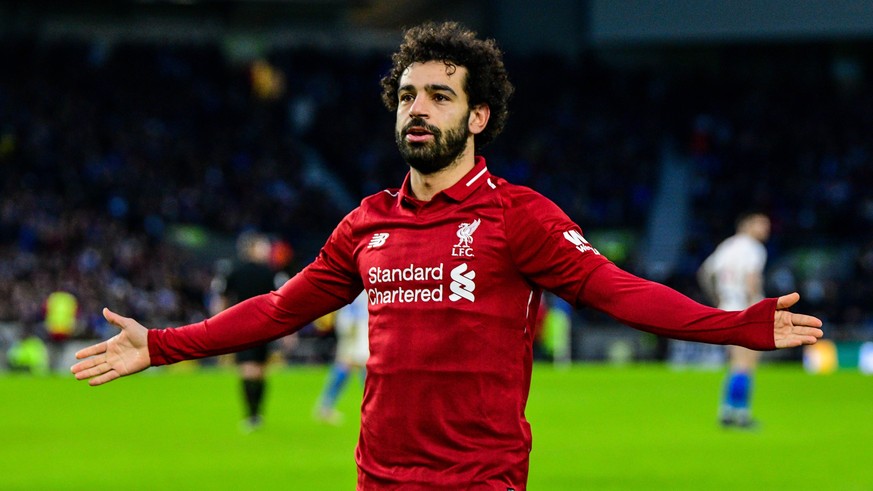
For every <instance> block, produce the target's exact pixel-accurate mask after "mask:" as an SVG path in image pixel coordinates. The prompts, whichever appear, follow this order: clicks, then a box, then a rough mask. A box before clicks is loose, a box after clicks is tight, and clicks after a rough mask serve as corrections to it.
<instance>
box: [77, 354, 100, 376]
mask: <svg viewBox="0 0 873 491" xmlns="http://www.w3.org/2000/svg"><path fill="white" fill-rule="evenodd" d="M101 358H104V357H101ZM99 363H102V361H98V360H97V358H88V359H87V360H84V361H80V362H79V363H76V364H75V365H73V366H72V367H70V371H71V372H73V373H79V372H82V371H84V370H88V369H89V368H94V367H95V366H97V365H98V364H99Z"/></svg>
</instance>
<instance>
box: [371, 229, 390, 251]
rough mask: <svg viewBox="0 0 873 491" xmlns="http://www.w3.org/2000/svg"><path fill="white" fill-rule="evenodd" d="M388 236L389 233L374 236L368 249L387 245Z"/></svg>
mask: <svg viewBox="0 0 873 491" xmlns="http://www.w3.org/2000/svg"><path fill="white" fill-rule="evenodd" d="M388 235H389V234H388V232H382V233H377V234H373V238H372V239H370V243H369V244H367V249H372V248H374V247H381V246H383V245H385V241H386V240H388Z"/></svg>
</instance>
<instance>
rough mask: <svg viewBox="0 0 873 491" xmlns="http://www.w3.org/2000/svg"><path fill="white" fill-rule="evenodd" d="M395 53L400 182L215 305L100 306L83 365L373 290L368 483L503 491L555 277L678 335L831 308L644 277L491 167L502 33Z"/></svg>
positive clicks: (518, 480) (222, 347)
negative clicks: (199, 311)
mask: <svg viewBox="0 0 873 491" xmlns="http://www.w3.org/2000/svg"><path fill="white" fill-rule="evenodd" d="M392 61H393V66H392V68H391V69H390V71H389V73H388V74H387V75H386V76H385V78H383V80H382V88H383V92H382V96H383V101H384V102H385V104H386V105H387V107H388V108H389V109H390V110H392V111H394V112H395V114H396V124H395V140H396V143H397V146H398V149H399V151H400V155H401V157H402V158H403V160H405V161H406V163H407V164H408V165H409V167H410V169H409V173H408V174H407V176H406V178H405V179H404V181H403V183H402V184H401V185H400V187H399V188H392V189H386V190H384V191H382V192H379V193H376V194H374V195H372V196H370V197H367V198H365V199H364V200H363V201H362V202H361V204H360V206H359V207H358V208H356V209H354V210H352V211H351V212H350V213H349V214H348V215H347V216H346V217H345V218H343V220H342V221H341V222H340V223H339V225H338V226H337V227H336V229H334V231H333V233H332V234H331V236H330V237H329V238H328V240H327V242H326V244H325V245H324V247H323V248H322V250H321V252H320V253H319V255H318V257H317V258H316V259H315V260H314V261H313V262H312V263H311V264H309V265H308V266H307V267H306V268H304V270H303V271H301V272H300V273H299V274H297V275H296V276H295V277H293V278H291V279H290V280H289V281H288V282H287V283H285V284H284V285H283V286H282V287H281V288H279V289H278V290H277V291H275V292H272V293H270V294H267V295H262V296H258V297H255V298H252V299H250V300H248V301H246V302H242V303H241V304H238V305H236V306H234V307H231V308H230V309H228V310H226V311H224V312H221V313H220V314H218V315H216V316H214V317H212V318H210V319H207V320H204V321H202V322H198V323H195V324H190V325H186V326H183V327H178V328H168V329H150V330H147V329H146V328H145V327H143V326H142V325H140V324H139V323H138V322H136V321H135V320H134V319H131V318H127V317H123V316H121V315H119V314H117V313H115V312H112V311H109V310H108V309H104V315H105V316H106V318H107V319H108V320H109V322H111V323H113V324H114V325H116V326H117V327H119V328H120V329H121V332H120V333H119V334H118V335H116V336H115V337H113V338H111V339H109V340H108V341H104V342H100V343H97V344H95V345H93V346H91V347H88V348H85V349H83V350H81V351H80V352H79V353H77V356H78V357H79V358H80V359H83V358H87V359H84V360H83V361H81V362H79V363H77V364H76V365H74V366H73V367H72V371H73V373H75V375H76V378H77V379H80V380H81V379H90V382H89V383H90V384H91V385H100V384H103V383H106V382H109V381H111V380H115V379H117V378H118V377H122V376H125V375H130V374H133V373H136V372H139V371H141V370H144V369H146V368H148V367H149V366H153V365H164V364H167V363H173V362H176V361H179V360H183V359H187V358H195V357H198V356H208V355H212V354H216V353H222V352H227V351H233V350H238V349H241V348H245V347H248V346H252V345H256V344H259V343H262V342H264V341H266V340H269V339H274V338H277V337H280V336H284V335H286V334H288V333H291V332H294V331H295V330H296V329H298V328H300V326H303V325H304V324H306V323H307V322H310V321H312V320H313V319H316V318H318V317H319V316H321V315H324V314H326V313H328V312H331V311H333V310H335V309H338V308H339V307H341V306H343V305H345V304H347V303H349V302H351V301H352V300H354V298H355V297H357V296H358V295H359V294H360V293H361V291H364V292H365V294H366V295H367V300H368V302H369V315H370V359H369V360H368V362H367V381H366V383H365V387H364V398H363V402H362V405H361V430H360V436H359V441H358V447H357V451H356V453H355V460H356V462H357V465H358V489H359V490H385V489H404V490H434V489H498V490H501V491H507V490H523V489H525V488H526V482H527V476H528V462H529V456H530V451H531V431H530V425H529V424H528V422H527V420H526V419H525V415H524V411H525V405H526V403H527V397H528V393H529V390H530V382H531V371H532V342H533V336H534V334H535V333H534V332H533V329H532V326H533V323H534V322H535V317H536V315H537V310H538V302H539V300H540V297H541V295H540V293H541V292H542V291H543V290H548V291H551V292H553V293H555V294H557V295H558V296H560V297H561V298H563V299H564V300H566V301H567V302H569V303H570V304H571V305H573V306H575V307H577V308H581V307H586V306H587V307H590V308H594V309H598V310H601V311H603V312H606V313H608V314H609V315H612V316H613V317H615V318H616V319H618V320H619V321H621V322H623V323H625V324H628V325H630V326H633V327H635V328H638V329H642V330H645V331H648V332H653V333H657V334H660V335H664V336H672V337H675V338H679V339H686V340H696V341H704V342H709V343H719V344H739V345H744V346H747V347H750V348H754V349H774V348H784V347H790V346H798V345H801V344H813V343H815V342H816V341H817V339H818V338H819V337H821V336H822V331H821V329H820V327H821V321H819V320H818V319H816V318H814V317H811V316H808V315H802V314H796V313H791V312H789V311H788V310H787V309H788V308H789V307H791V306H792V305H794V304H795V303H796V302H797V300H798V299H799V295H798V294H797V293H791V294H789V295H785V296H782V297H779V298H770V299H766V300H763V301H761V302H759V303H757V304H755V305H753V306H751V307H749V308H748V309H746V310H744V311H741V312H726V311H723V310H719V309H716V308H713V307H707V306H704V305H701V304H699V303H697V302H694V301H692V300H691V299H689V298H688V297H685V296H683V295H681V294H680V293H678V292H676V291H675V290H672V289H670V288H668V287H666V286H663V285H661V284H658V283H655V282H651V281H647V280H645V279H642V278H639V277H636V276H633V275H631V274H629V273H627V272H625V271H623V270H621V269H619V268H618V267H616V266H615V265H614V264H613V263H612V262H610V261H609V260H608V259H607V258H605V257H604V256H603V255H601V254H600V252H598V251H597V249H595V248H594V246H593V245H592V244H590V243H589V242H588V241H587V240H586V239H585V236H584V235H583V233H582V230H581V229H580V228H579V226H578V225H576V224H575V223H573V222H572V221H571V220H570V219H569V218H568V217H567V215H566V214H565V213H563V212H562V211H561V210H560V209H559V208H558V207H557V206H556V205H555V204H553V203H552V202H551V201H549V200H548V199H546V198H545V197H543V196H542V195H540V194H538V193H536V192H534V191H533V190H531V189H528V188H525V187H521V186H517V185H513V184H511V183H509V182H507V181H505V180H504V179H501V178H499V177H497V176H496V175H494V174H492V173H491V171H490V170H489V168H488V165H487V162H486V160H485V158H484V157H482V156H481V154H480V151H481V149H482V148H483V147H484V146H485V145H486V144H488V142H490V141H491V140H493V139H494V138H495V137H496V136H497V135H498V134H499V133H500V131H501V130H502V129H503V127H504V124H505V123H506V119H507V115H508V111H507V101H508V99H509V96H510V94H511V93H512V90H513V88H512V85H511V84H510V82H509V80H508V77H507V73H506V70H505V68H504V65H503V61H502V53H501V51H500V50H499V48H498V47H497V46H496V43H495V42H494V41H493V40H483V39H479V38H477V37H476V35H475V33H474V32H471V31H469V30H467V29H465V28H463V27H461V26H460V25H458V24H456V23H451V22H449V23H443V24H433V23H426V24H423V25H420V26H416V27H413V28H410V29H408V30H407V31H406V32H405V34H404V39H403V42H402V44H401V46H400V48H399V50H398V51H397V52H396V53H395V54H394V55H393V57H392ZM555 82H556V83H560V80H557V81H555ZM543 97H544V101H543V103H544V104H548V103H553V101H551V100H550V99H549V98H548V97H549V94H543Z"/></svg>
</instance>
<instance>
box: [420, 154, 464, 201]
mask: <svg viewBox="0 0 873 491" xmlns="http://www.w3.org/2000/svg"><path fill="white" fill-rule="evenodd" d="M475 165H476V158H475V156H474V154H473V149H472V148H469V149H467V150H465V151H464V153H462V154H461V155H459V156H458V158H457V160H455V161H454V162H452V163H451V164H450V165H449V166H448V167H446V168H444V169H442V170H440V171H437V172H434V173H433V174H422V173H421V172H419V171H417V170H415V169H410V170H409V185H410V188H411V191H412V195H413V196H415V198H416V199H420V200H421V201H430V200H431V199H433V197H434V196H436V194H437V193H439V192H440V191H443V190H445V189H448V188H450V187H452V186H454V185H455V183H457V182H458V181H460V180H461V178H462V177H464V176H466V175H467V173H468V172H470V170H472V169H473V167H474V166H475Z"/></svg>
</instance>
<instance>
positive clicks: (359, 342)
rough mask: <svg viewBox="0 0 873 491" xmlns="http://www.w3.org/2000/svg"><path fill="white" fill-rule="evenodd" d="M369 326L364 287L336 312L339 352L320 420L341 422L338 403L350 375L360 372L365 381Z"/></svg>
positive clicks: (322, 399)
mask: <svg viewBox="0 0 873 491" xmlns="http://www.w3.org/2000/svg"><path fill="white" fill-rule="evenodd" d="M368 330H369V314H368V312H367V292H366V291H364V292H362V293H361V294H360V295H358V297H357V298H355V300H354V301H353V302H352V303H350V304H348V305H346V306H345V307H343V308H341V309H340V310H338V311H337V313H336V318H335V319H334V331H335V332H336V340H337V343H336V355H335V360H334V363H333V366H332V367H331V369H330V375H329V376H328V379H327V383H326V384H325V386H324V391H323V392H322V394H321V397H320V398H319V400H318V407H317V408H316V418H318V419H319V420H321V421H324V422H326V423H331V424H338V423H340V422H341V421H342V415H341V414H340V413H339V411H337V409H336V403H337V399H338V398H339V395H340V393H341V392H342V390H343V387H345V386H346V382H348V379H349V377H350V376H353V375H354V374H355V373H357V374H358V376H359V379H360V381H361V385H363V383H364V379H365V377H366V373H367V369H366V365H367V359H368V358H369V357H370V347H369V336H368Z"/></svg>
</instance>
